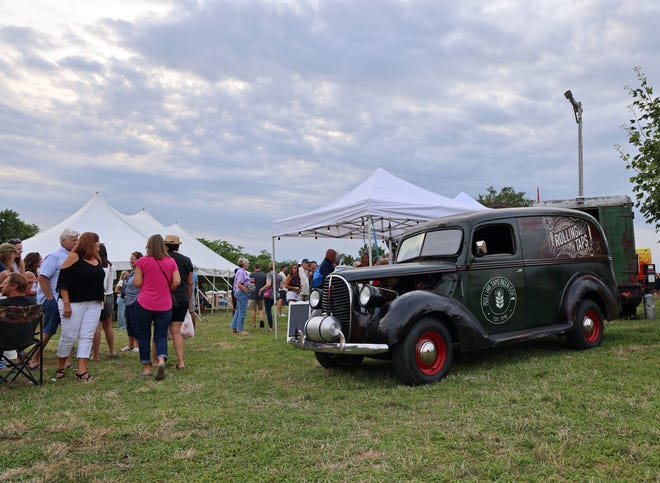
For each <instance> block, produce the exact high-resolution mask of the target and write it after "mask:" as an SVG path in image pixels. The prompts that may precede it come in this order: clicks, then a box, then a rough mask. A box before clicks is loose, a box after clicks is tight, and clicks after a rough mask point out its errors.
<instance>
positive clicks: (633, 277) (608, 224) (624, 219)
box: [540, 196, 644, 317]
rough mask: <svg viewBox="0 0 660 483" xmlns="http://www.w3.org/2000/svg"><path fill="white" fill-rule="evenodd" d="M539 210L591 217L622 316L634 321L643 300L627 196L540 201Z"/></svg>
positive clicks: (630, 205) (632, 213)
mask: <svg viewBox="0 0 660 483" xmlns="http://www.w3.org/2000/svg"><path fill="white" fill-rule="evenodd" d="M540 205H541V206H547V207H560V208H571V209H574V210H580V211H583V212H585V213H588V214H590V215H591V216H593V217H594V218H595V219H596V220H597V221H598V223H600V226H601V227H602V228H603V231H604V232H605V237H606V238H607V243H608V245H609V247H610V254H611V255H612V264H613V266H614V276H615V277H616V283H617V286H618V287H619V297H620V298H621V315H622V316H624V317H634V316H635V315H636V314H637V306H638V305H639V304H640V303H641V301H642V299H643V298H644V290H643V287H642V285H641V284H640V283H639V279H638V263H637V253H636V252H635V231H634V227H633V219H634V217H635V213H634V211H633V202H632V200H631V199H630V197H628V196H600V197H592V198H583V199H580V198H573V199H567V200H550V201H542V202H541V203H540Z"/></svg>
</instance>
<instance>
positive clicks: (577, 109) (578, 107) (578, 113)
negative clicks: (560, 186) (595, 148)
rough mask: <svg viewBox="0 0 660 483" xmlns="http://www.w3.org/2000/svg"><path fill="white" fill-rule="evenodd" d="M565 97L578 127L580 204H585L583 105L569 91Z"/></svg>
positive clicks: (578, 199) (578, 198)
mask: <svg viewBox="0 0 660 483" xmlns="http://www.w3.org/2000/svg"><path fill="white" fill-rule="evenodd" d="M564 96H565V97H566V99H568V101H569V102H570V103H571V105H572V106H573V113H574V114H575V122H577V125H578V197H577V202H578V203H584V185H583V183H582V103H581V102H578V101H576V100H575V99H574V98H573V93H572V92H571V91H570V89H569V90H567V91H566V92H564Z"/></svg>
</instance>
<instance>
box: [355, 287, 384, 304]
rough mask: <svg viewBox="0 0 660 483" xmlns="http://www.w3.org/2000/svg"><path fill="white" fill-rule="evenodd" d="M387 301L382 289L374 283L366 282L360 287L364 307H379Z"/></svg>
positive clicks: (361, 301)
mask: <svg viewBox="0 0 660 483" xmlns="http://www.w3.org/2000/svg"><path fill="white" fill-rule="evenodd" d="M384 302H385V297H383V294H382V293H381V291H380V290H379V289H378V288H376V287H374V286H373V285H369V284H365V285H363V286H362V288H361V289H360V305H361V306H362V307H364V308H369V307H377V306H379V305H382V304H383V303H384Z"/></svg>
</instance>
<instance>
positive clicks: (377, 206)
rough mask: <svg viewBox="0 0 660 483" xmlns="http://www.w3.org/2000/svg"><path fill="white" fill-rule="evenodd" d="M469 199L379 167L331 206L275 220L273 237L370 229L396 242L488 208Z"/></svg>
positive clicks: (341, 234)
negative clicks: (431, 223) (416, 228)
mask: <svg viewBox="0 0 660 483" xmlns="http://www.w3.org/2000/svg"><path fill="white" fill-rule="evenodd" d="M463 194H464V193H463ZM459 196H460V195H459ZM465 197H467V198H470V197H469V196H468V195H465ZM465 197H463V198H462V200H455V199H451V198H447V197H445V196H442V195H439V194H436V193H432V192H431V191H427V190H425V189H423V188H420V187H419V186H416V185H414V184H412V183H408V182H407V181H404V180H402V179H400V178H397V177H396V176H394V175H392V174H390V173H389V172H387V171H385V170H384V169H382V168H378V169H377V170H376V171H374V173H373V174H372V175H371V176H369V178H367V179H366V180H364V181H363V182H362V183H360V184H359V185H358V186H357V187H355V188H354V189H352V190H351V191H349V192H348V193H346V194H345V195H343V196H340V197H339V198H337V199H336V200H334V201H332V202H331V203H329V204H327V205H324V206H322V207H320V208H318V209H316V210H314V211H310V212H307V213H303V214H301V215H296V216H292V217H290V218H283V219H281V220H276V221H274V222H273V231H272V234H273V236H274V237H278V236H302V237H319V236H320V237H331V238H352V237H356V238H360V237H363V236H364V235H365V234H366V233H368V231H369V230H371V231H374V232H376V233H377V234H378V235H380V236H382V237H384V238H392V239H396V238H398V237H399V236H401V234H402V233H403V232H404V231H405V230H406V229H407V228H409V227H411V226H413V225H415V224H417V223H420V222H422V221H428V220H432V219H434V218H439V217H441V216H447V215H452V214H454V213H462V212H465V211H475V210H479V209H484V207H481V208H479V207H477V206H476V205H475V204H474V203H476V204H477V205H478V203H477V202H476V201H474V200H473V199H472V198H470V200H472V201H473V202H474V203H471V202H470V203H466V202H465V201H466V200H467V198H465ZM479 206H481V205H479ZM370 224H371V227H369V225H370Z"/></svg>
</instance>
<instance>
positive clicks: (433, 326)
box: [392, 317, 453, 385]
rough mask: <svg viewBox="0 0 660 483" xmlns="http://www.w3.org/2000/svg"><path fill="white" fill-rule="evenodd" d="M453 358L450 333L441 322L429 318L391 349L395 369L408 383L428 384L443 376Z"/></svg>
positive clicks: (412, 329)
mask: <svg viewBox="0 0 660 483" xmlns="http://www.w3.org/2000/svg"><path fill="white" fill-rule="evenodd" d="M452 361H453V348H452V342H451V335H450V334H449V331H448V330H447V327H445V325H444V324H442V323H441V322H440V321H438V320H436V319H433V318H430V317H426V318H423V319H421V320H419V321H418V322H416V323H415V324H414V325H413V326H412V328H411V329H410V332H409V333H408V335H406V337H405V338H404V339H403V340H402V341H401V342H399V343H398V344H397V345H396V346H395V347H393V348H392V362H393V364H394V372H395V373H396V375H397V376H398V377H399V379H401V381H402V382H404V383H405V384H410V385H418V384H429V383H432V382H435V381H437V380H439V379H442V378H443V377H444V376H445V375H446V374H447V372H448V371H449V367H450V366H451V363H452Z"/></svg>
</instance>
